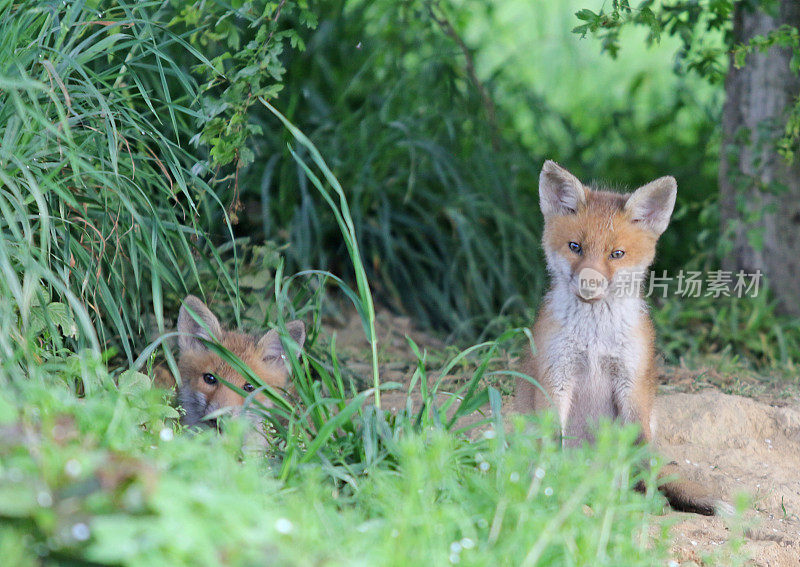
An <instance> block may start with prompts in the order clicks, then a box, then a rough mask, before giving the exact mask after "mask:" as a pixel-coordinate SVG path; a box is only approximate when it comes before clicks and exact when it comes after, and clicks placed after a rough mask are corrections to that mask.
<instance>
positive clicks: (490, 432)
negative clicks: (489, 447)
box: [483, 429, 497, 439]
mask: <svg viewBox="0 0 800 567" xmlns="http://www.w3.org/2000/svg"><path fill="white" fill-rule="evenodd" d="M483 437H484V438H485V439H494V438H495V437H497V432H496V431H495V430H494V429H489V430H487V431H484V432H483Z"/></svg>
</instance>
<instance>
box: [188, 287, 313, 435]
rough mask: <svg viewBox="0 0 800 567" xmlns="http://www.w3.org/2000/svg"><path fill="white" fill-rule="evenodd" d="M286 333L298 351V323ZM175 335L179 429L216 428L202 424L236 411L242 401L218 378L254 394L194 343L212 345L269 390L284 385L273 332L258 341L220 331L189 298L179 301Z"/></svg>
mask: <svg viewBox="0 0 800 567" xmlns="http://www.w3.org/2000/svg"><path fill="white" fill-rule="evenodd" d="M187 308H188V309H190V310H191V311H192V312H193V313H194V314H195V316H196V317H197V319H199V321H202V324H201V323H200V322H198V320H196V319H195V317H193V316H192V315H191V314H190V313H189V311H188V310H187ZM286 330H287V331H288V332H289V335H290V336H291V338H292V340H294V342H296V343H297V345H298V346H299V347H301V348H302V346H303V343H304V342H305V338H306V330H305V325H304V324H303V322H302V321H291V322H289V323H287V324H286ZM178 332H179V338H178V349H179V354H180V356H179V358H178V370H179V371H180V375H181V385H180V387H179V388H178V402H179V403H180V405H181V406H182V407H183V409H184V411H185V414H184V415H183V417H182V418H181V422H182V423H183V424H184V425H198V424H207V425H209V426H212V427H213V426H216V420H215V419H205V418H206V416H208V415H210V414H212V413H213V412H215V411H217V410H219V409H222V408H232V409H233V412H234V413H238V412H239V411H241V408H242V405H243V404H244V401H245V399H244V398H243V397H242V396H241V395H239V394H238V393H237V392H235V391H234V390H231V389H230V388H228V387H227V386H225V385H224V384H223V383H222V381H221V380H220V378H224V379H225V380H227V381H228V382H230V383H231V384H233V385H235V386H237V387H239V388H241V389H242V390H244V391H245V392H247V393H250V392H254V391H256V389H257V386H256V385H255V384H250V383H249V382H247V381H246V380H245V379H244V378H243V377H242V376H241V375H240V374H239V373H238V372H237V371H235V370H234V369H233V368H231V367H230V366H229V365H228V364H227V363H226V362H224V361H223V360H222V359H221V358H220V357H219V356H217V355H216V354H214V353H213V352H211V351H210V350H209V349H208V348H206V346H205V345H204V344H203V343H202V341H201V340H200V338H203V339H206V340H212V339H215V340H216V341H218V342H219V344H221V345H222V346H224V347H225V348H226V349H228V350H229V351H230V352H232V353H233V354H235V355H236V356H238V357H239V358H240V359H241V360H242V361H243V362H244V363H245V364H247V365H248V366H249V367H250V369H251V370H252V371H253V372H254V373H255V374H256V375H257V376H258V377H259V378H260V379H261V381H262V382H263V383H264V384H267V385H269V386H272V387H273V388H284V387H286V385H287V383H288V379H289V371H288V369H287V364H286V360H285V358H286V353H285V351H284V349H283V345H282V344H281V340H280V336H279V335H278V332H277V331H276V330H275V329H273V330H271V331H269V332H268V333H266V334H264V335H263V336H261V337H258V336H253V335H247V334H244V333H237V332H235V331H226V330H224V329H223V328H222V327H221V325H220V324H219V321H218V320H217V318H216V317H215V316H214V314H213V313H212V312H211V310H210V309H209V308H208V307H206V305H205V304H204V303H203V302H202V301H200V300H199V299H198V298H197V297H194V296H193V295H190V296H188V297H187V298H186V299H185V300H184V302H183V306H182V307H181V310H180V313H179V314H178ZM255 398H256V399H257V400H259V401H260V402H262V403H266V401H267V400H266V398H265V396H264V395H263V394H262V393H260V392H257V393H256V394H255Z"/></svg>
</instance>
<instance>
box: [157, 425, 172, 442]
mask: <svg viewBox="0 0 800 567" xmlns="http://www.w3.org/2000/svg"><path fill="white" fill-rule="evenodd" d="M158 436H159V437H161V440H162V441H172V439H173V438H174V437H175V432H174V431H172V429H170V428H169V427H165V428H164V429H162V430H161V431H160V432H159V434H158Z"/></svg>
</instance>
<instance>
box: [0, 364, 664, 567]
mask: <svg viewBox="0 0 800 567" xmlns="http://www.w3.org/2000/svg"><path fill="white" fill-rule="evenodd" d="M132 376H133V377H132V378H130V379H129V380H122V381H121V382H122V383H123V385H121V386H120V387H119V388H113V387H111V388H104V389H103V390H102V391H98V392H97V393H96V394H95V395H93V396H91V397H90V398H86V399H84V400H77V399H76V398H75V397H74V395H72V394H71V393H70V392H69V390H68V389H66V388H64V387H55V388H54V387H53V386H52V385H45V384H43V383H41V382H38V381H35V380H25V381H24V382H20V383H18V384H16V385H14V386H13V387H11V388H8V387H4V388H3V389H2V394H0V423H2V428H3V431H4V435H3V436H2V438H0V455H2V467H0V538H2V541H4V542H12V541H13V542H16V543H15V544H14V545H9V546H4V561H9V562H10V563H9V564H14V565H24V564H38V563H39V562H45V563H52V562H56V563H61V564H63V563H64V562H73V563H77V564H81V563H85V562H91V563H93V564H101V565H132V566H134V565H136V566H138V565H153V564H165V563H168V564H171V565H223V564H225V565H248V564H252V563H253V562H256V563H262V564H263V563H264V562H266V563H267V564H276V565H308V564H326V565H360V564H363V565H407V564H408V563H409V562H410V561H412V560H414V561H420V562H423V563H425V564H431V565H447V564H452V563H454V562H460V563H462V564H467V565H485V564H500V565H506V564H508V565H518V564H527V565H561V564H563V565H569V564H581V563H585V562H587V561H589V562H592V563H593V564H597V565H618V564H620V562H621V561H623V562H625V564H629V565H650V564H652V561H653V560H654V558H663V557H664V554H665V552H666V534H665V533H664V531H663V529H662V530H659V529H655V528H654V526H653V524H652V520H651V519H650V514H651V513H652V512H655V511H657V510H659V509H660V507H661V505H662V504H661V501H660V497H654V496H653V495H652V493H651V494H650V496H648V497H644V496H642V495H640V494H638V493H636V492H634V491H632V490H631V489H630V486H631V485H632V483H633V482H635V481H636V480H637V479H638V478H639V473H637V472H636V469H637V463H639V462H641V459H642V458H643V455H642V452H641V451H642V450H641V449H640V448H636V447H635V446H634V440H635V432H634V431H632V430H623V431H620V430H618V429H612V428H607V429H605V430H604V432H603V433H602V434H601V435H600V438H599V443H598V448H597V450H585V451H581V452H579V453H576V454H569V453H564V452H562V451H561V450H560V449H559V448H558V447H556V446H554V444H553V443H552V442H550V441H548V439H549V434H550V432H551V431H552V428H551V424H548V423H547V422H542V423H538V424H535V427H533V428H531V427H526V424H525V423H522V422H520V423H519V424H518V425H517V427H516V429H515V431H514V432H513V433H512V434H511V435H510V436H509V437H508V438H507V444H506V443H504V442H501V441H500V440H499V438H498V437H494V438H491V437H492V436H491V435H488V436H486V437H484V438H482V439H480V440H477V441H473V442H470V441H467V440H465V439H464V438H459V437H456V436H453V435H450V434H447V433H446V432H443V431H436V430H428V431H424V432H420V433H418V434H411V435H408V436H404V437H403V438H402V439H399V440H398V442H397V452H396V456H397V459H396V461H395V462H394V463H393V466H391V467H385V466H384V467H379V468H377V469H375V470H374V471H373V472H372V473H370V474H369V475H368V476H367V477H364V478H363V479H362V480H361V481H360V482H359V487H358V488H355V487H354V486H352V485H344V484H342V483H341V482H338V481H336V480H335V479H334V478H332V477H331V475H330V474H328V472H327V471H326V468H325V465H324V461H320V460H318V459H313V460H311V461H309V462H308V463H307V464H306V465H304V466H303V467H300V468H299V469H298V470H297V471H296V472H295V473H294V474H292V475H291V476H290V477H289V478H287V479H286V481H285V482H279V481H277V480H275V479H274V477H273V476H272V475H270V474H265V468H264V466H265V462H264V460H263V456H259V455H255V454H253V453H250V452H248V451H247V448H246V445H245V443H244V439H245V435H244V431H245V429H246V425H244V424H242V423H240V422H237V421H235V420H228V421H227V422H226V435H225V436H219V435H218V434H216V433H215V432H212V431H206V432H205V433H202V434H201V435H196V436H189V435H184V434H181V432H180V431H179V429H178V428H176V426H175V423H174V421H173V420H172V413H171V412H172V411H173V410H171V408H170V407H169V406H168V405H166V404H165V403H164V401H163V392H162V391H159V390H151V389H149V382H147V381H144V380H142V381H139V380H138V379H137V378H136V377H135V376H136V375H132ZM66 378H67V379H69V378H70V376H66ZM33 407H35V408H37V409H36V411H31V410H28V409H25V408H33ZM354 423H355V424H356V425H358V423H359V420H354ZM358 429H360V430H362V429H361V428H358ZM651 480H652V479H651Z"/></svg>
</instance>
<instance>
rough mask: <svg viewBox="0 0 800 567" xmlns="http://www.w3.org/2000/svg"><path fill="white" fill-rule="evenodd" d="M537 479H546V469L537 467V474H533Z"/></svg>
mask: <svg viewBox="0 0 800 567" xmlns="http://www.w3.org/2000/svg"><path fill="white" fill-rule="evenodd" d="M533 474H534V476H536V478H538V479H539V480H542V479H543V478H544V469H543V468H542V467H537V468H536V472H534V473H533Z"/></svg>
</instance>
